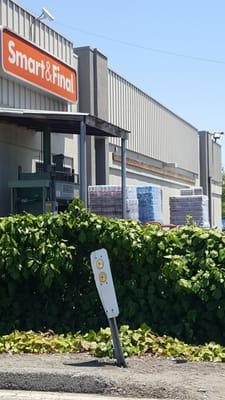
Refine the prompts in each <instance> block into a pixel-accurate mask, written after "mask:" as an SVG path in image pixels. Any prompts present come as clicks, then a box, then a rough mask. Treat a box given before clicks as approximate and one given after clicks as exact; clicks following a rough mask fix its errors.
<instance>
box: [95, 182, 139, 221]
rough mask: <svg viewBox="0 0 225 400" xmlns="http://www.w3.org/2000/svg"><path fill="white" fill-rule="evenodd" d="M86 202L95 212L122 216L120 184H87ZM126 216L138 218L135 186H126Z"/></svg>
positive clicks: (109, 215)
mask: <svg viewBox="0 0 225 400" xmlns="http://www.w3.org/2000/svg"><path fill="white" fill-rule="evenodd" d="M88 204H89V208H90V209H91V211H93V212H94V213H95V214H98V215H102V216H105V217H109V218H122V190H121V186H116V185H96V186H89V188H88ZM126 217H127V218H129V219H134V220H138V199H137V190H136V187H135V186H127V187H126Z"/></svg>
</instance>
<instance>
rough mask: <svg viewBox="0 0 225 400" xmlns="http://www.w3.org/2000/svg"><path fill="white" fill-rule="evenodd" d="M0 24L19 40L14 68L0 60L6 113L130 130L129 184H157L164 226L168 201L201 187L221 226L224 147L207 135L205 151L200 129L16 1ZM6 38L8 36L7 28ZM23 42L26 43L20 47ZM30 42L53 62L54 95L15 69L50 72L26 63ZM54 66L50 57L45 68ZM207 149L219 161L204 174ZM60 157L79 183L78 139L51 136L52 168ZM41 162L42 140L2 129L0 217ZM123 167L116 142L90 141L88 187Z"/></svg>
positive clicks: (5, 2) (2, 1)
mask: <svg viewBox="0 0 225 400" xmlns="http://www.w3.org/2000/svg"><path fill="white" fill-rule="evenodd" d="M0 25H1V26H4V27H6V28H7V32H8V35H9V37H8V43H9V41H10V40H12V37H10V35H13V34H16V36H15V40H18V49H17V48H16V47H14V46H13V45H11V47H10V46H9V47H8V51H9V55H8V59H9V58H10V60H11V62H9V63H8V65H3V61H2V60H1V65H3V68H1V70H0V107H1V108H4V107H5V108H15V109H30V110H46V111H59V112H62V111H74V112H77V111H79V112H83V113H90V114H91V115H95V116H97V117H98V118H101V119H102V120H105V121H108V122H109V123H111V124H114V125H116V126H119V127H121V128H123V129H125V130H128V131H130V132H131V133H130V135H129V140H128V143H127V183H128V184H138V185H142V184H143V185H146V184H151V183H156V184H159V185H161V186H162V189H163V191H162V193H163V216H164V222H165V223H168V222H169V196H170V195H176V194H178V193H179V190H180V189H181V188H185V187H188V186H199V185H200V184H201V185H202V186H203V188H204V192H205V194H209V192H210V196H211V204H212V208H211V213H212V225H217V226H220V224H221V218H220V215H221V213H220V210H221V180H222V179H221V149H220V146H219V145H218V144H217V143H214V142H213V141H212V140H211V138H210V137H209V135H208V134H205V136H207V138H208V143H209V146H208V147H207V146H206V145H205V144H204V143H203V142H204V140H203V139H200V138H203V136H204V134H201V136H199V132H198V130H197V129H196V128H195V127H193V126H192V125H190V124H189V123H188V122H186V121H184V120H183V119H182V118H180V117H179V116H177V115H176V114H174V113H173V112H172V111H170V110H169V109H167V108H165V107H164V106H163V105H161V104H159V103H158V102H157V101H155V100H154V99H153V98H151V97H150V96H148V95H147V94H146V93H144V92H143V91H141V90H140V89H138V88H137V87H135V86H134V85H133V84H132V83H130V82H128V81H127V80H126V79H124V78H123V77H121V76H120V75H118V74H117V73H116V72H114V71H112V70H111V69H110V68H109V67H108V59H107V57H106V56H105V55H103V54H102V53H101V52H99V51H98V50H97V49H92V48H90V47H82V48H74V47H73V43H71V42H70V41H69V40H68V39H66V38H65V37H63V36H62V35H60V34H59V33H57V32H55V31H54V30H53V29H51V28H50V27H49V26H47V25H46V24H45V23H44V22H43V21H40V20H38V19H37V18H35V16H34V15H32V14H30V13H29V12H28V11H26V10H25V9H23V8H22V7H20V6H19V5H18V4H17V3H15V2H14V1H12V0H0ZM7 32H6V33H7ZM1 35H2V37H3V30H2V31H1ZM23 39H25V42H23V43H22V41H23ZM2 43H3V41H2ZM32 43H33V44H35V48H33V49H32V48H30V51H31V54H33V52H34V50H35V49H45V50H44V51H46V54H45V56H46V57H48V56H49V57H50V58H51V57H52V59H54V60H55V61H54V65H56V67H55V69H54V71H53V73H54V78H52V79H53V81H54V82H53V83H54V84H55V88H54V90H53V91H52V88H51V90H49V88H48V87H46V86H44V87H43V85H42V86H41V85H40V79H39V81H35V80H33V81H29V79H28V80H27V79H26V77H25V79H24V75H22V76H21V75H20V74H18V69H17V70H16V71H15V67H21V65H22V67H23V69H24V67H25V68H27V69H29V68H28V67H30V71H31V73H33V75H35V74H36V75H39V77H40V76H41V74H42V73H44V72H43V66H42V65H39V64H37V63H36V64H34V61H35V60H34V61H32V60H33V59H35V57H33V58H32V57H31V55H30V56H29V57H31V58H32V60H30V64H29V66H28V65H27V62H28V58H29V57H28V55H29V49H28V53H27V57H28V58H26V57H25V56H26V55H25V54H24V53H23V51H22V50H21V49H23V46H25V47H26V46H28V47H29V46H31V44H32ZM21 46H22V47H21ZM31 47H32V46H31ZM16 49H17V50H18V51H17V53H16ZM2 53H3V52H2V51H1V57H2ZM56 60H57V62H58V63H59V64H57V62H56ZM49 61H51V60H48V59H46V62H49ZM13 64H14V65H13ZM63 67H64V68H65V70H64V72H65V75H64V76H63V77H62V76H61V75H62V74H61V75H60V74H58V72H59V70H60V71H61V70H62V68H63ZM28 72H29V71H28ZM45 72H46V71H45ZM71 74H72V75H71ZM78 82H79V86H78ZM56 86H57V88H56ZM62 89H64V90H62ZM210 146H211V147H210ZM209 147H210V148H211V149H212V151H211V154H213V158H212V157H211V158H210V162H209V164H207V166H208V165H210V168H208V169H207V171H206V170H205V165H206V164H204V163H206V161H205V154H206V152H208V149H209ZM60 154H63V155H64V158H63V168H64V170H65V171H73V174H74V177H75V178H74V179H77V182H78V181H79V174H80V171H79V141H78V137H77V136H76V135H72V134H61V135H54V134H52V140H51V158H52V160H51V162H52V161H54V159H53V157H54V156H57V155H60ZM207 154H209V153H207ZM43 157H44V155H43V135H41V134H40V133H38V132H35V131H33V132H32V133H31V132H30V130H29V133H28V131H27V130H26V129H24V128H21V127H20V128H18V127H12V126H9V125H8V124H0V171H1V178H0V192H1V195H0V215H7V214H8V213H9V212H10V206H9V205H10V190H9V188H8V182H9V181H11V180H15V179H16V177H17V174H18V166H21V167H22V170H23V171H26V172H35V171H37V170H38V169H40V168H41V164H42V162H43ZM61 162H62V161H61ZM207 163H208V161H207ZM120 167H121V152H120V142H119V141H118V139H116V138H104V137H102V136H90V137H88V138H87V177H88V184H92V185H93V184H120V182H121V178H120ZM204 174H206V175H207V176H204ZM209 175H210V176H209ZM209 177H210V180H209V179H208V178H209Z"/></svg>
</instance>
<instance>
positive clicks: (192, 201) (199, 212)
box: [170, 195, 209, 228]
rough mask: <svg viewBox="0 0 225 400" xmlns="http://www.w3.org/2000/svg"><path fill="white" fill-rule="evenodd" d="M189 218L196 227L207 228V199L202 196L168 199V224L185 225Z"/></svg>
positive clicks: (183, 196) (182, 196)
mask: <svg viewBox="0 0 225 400" xmlns="http://www.w3.org/2000/svg"><path fill="white" fill-rule="evenodd" d="M189 218H191V219H192V220H193V222H195V223H196V224H197V225H198V226H202V227H207V228H208V227H209V204H208V197H207V196H204V195H191V196H185V195H181V196H174V197H170V223H171V224H174V225H185V224H186V223H187V222H188V220H189Z"/></svg>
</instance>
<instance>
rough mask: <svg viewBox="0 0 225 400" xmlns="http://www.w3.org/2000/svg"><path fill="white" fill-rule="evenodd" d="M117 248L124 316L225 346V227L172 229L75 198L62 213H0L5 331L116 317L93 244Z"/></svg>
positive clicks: (79, 325) (0, 307) (94, 323)
mask: <svg viewBox="0 0 225 400" xmlns="http://www.w3.org/2000/svg"><path fill="white" fill-rule="evenodd" d="M102 247H105V248H106V249H107V250H108V253H109V257H110V261H111V267H112V273H113V277H114V283H115V286H116V291H117V296H118V302H119V306H120V309H121V313H120V317H119V322H120V323H121V324H129V325H130V326H131V328H137V327H138V326H140V325H141V324H142V323H144V322H145V323H147V324H148V325H150V326H151V327H152V329H154V330H156V331H158V332H159V333H160V334H169V335H172V336H175V337H178V338H180V339H182V340H185V341H189V342H193V343H201V342H206V341H207V342H208V341H212V340H213V341H217V342H219V343H222V344H225V329H224V326H225V322H224V321H225V318H224V317H225V235H224V234H223V233H221V232H220V231H218V230H205V229H202V228H198V227H196V226H185V227H183V228H177V229H173V230H163V229H161V228H160V227H159V226H157V225H149V226H144V227H142V226H141V225H139V224H138V223H136V222H133V221H128V220H119V219H107V218H101V217H98V216H96V215H94V214H91V213H90V212H89V211H88V210H85V209H82V206H81V204H79V203H77V202H74V203H72V204H71V206H70V209H69V211H68V212H65V213H62V214H60V215H58V216H57V217H54V216H52V215H49V214H44V215H41V216H39V217H34V216H31V215H23V216H14V217H8V218H3V219H1V220H0V331H1V333H7V332H10V331H13V330H15V329H17V330H30V329H32V330H35V331H38V330H41V331H45V330H48V329H53V330H54V331H56V332H59V333H60V332H69V331H78V330H81V331H82V332H87V331H88V330H89V329H99V327H100V326H103V327H104V326H106V324H107V321H106V319H105V316H104V313H103V311H102V308H101V306H100V301H99V299H98V296H97V292H96V288H95V285H94V281H93V277H92V273H91V267H90V261H89V257H90V252H91V251H92V250H96V249H98V248H102Z"/></svg>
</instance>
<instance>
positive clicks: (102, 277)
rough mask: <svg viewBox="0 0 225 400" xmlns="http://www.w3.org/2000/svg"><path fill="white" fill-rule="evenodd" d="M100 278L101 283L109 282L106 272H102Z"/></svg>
mask: <svg viewBox="0 0 225 400" xmlns="http://www.w3.org/2000/svg"><path fill="white" fill-rule="evenodd" d="M98 278H99V282H101V283H105V282H106V280H107V275H106V274H105V272H100V274H99V276H98Z"/></svg>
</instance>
